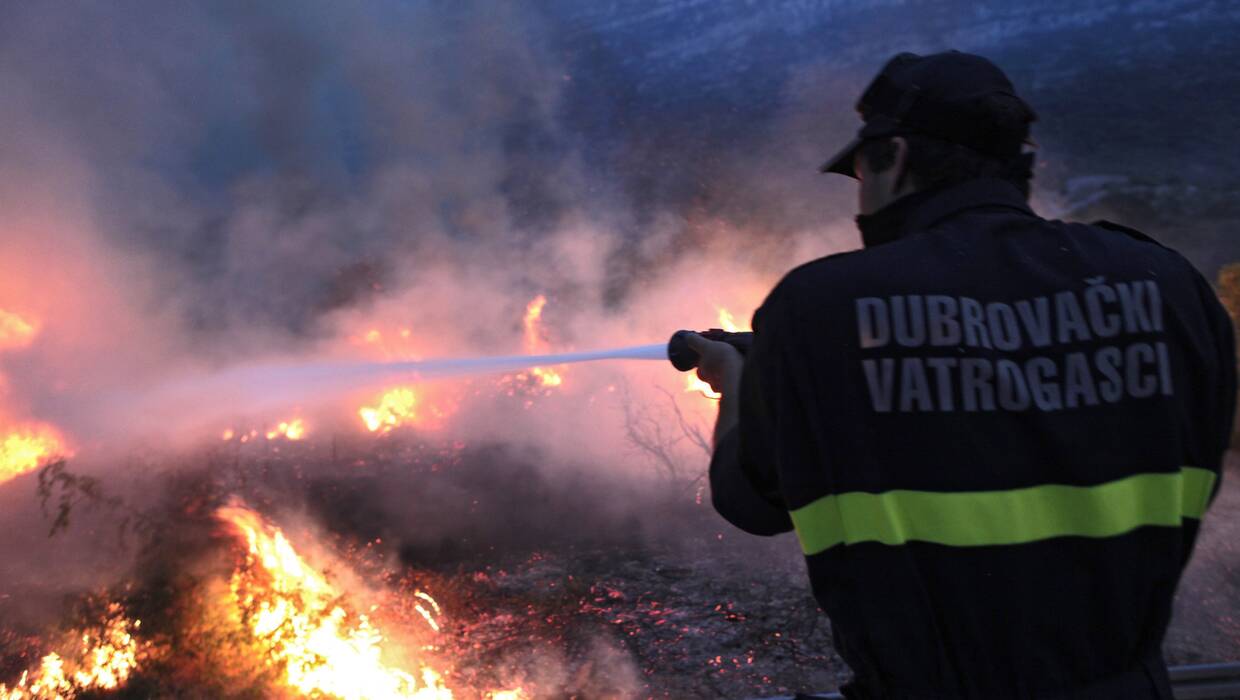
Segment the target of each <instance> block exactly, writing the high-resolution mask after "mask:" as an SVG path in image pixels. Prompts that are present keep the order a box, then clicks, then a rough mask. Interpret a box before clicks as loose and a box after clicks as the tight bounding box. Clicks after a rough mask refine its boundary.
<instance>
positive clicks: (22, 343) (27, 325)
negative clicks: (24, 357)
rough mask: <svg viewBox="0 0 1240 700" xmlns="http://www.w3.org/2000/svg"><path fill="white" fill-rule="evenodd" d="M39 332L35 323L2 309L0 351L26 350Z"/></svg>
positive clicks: (0, 312)
mask: <svg viewBox="0 0 1240 700" xmlns="http://www.w3.org/2000/svg"><path fill="white" fill-rule="evenodd" d="M38 332H39V329H38V326H36V325H35V324H34V323H33V322H31V321H27V320H26V319H24V318H22V317H21V316H18V315H17V314H15V313H13V312H12V311H5V310H4V309H0V350H13V349H17V348H24V347H26V346H27V345H30V343H32V342H33V341H34V337H35V335H37V334H38Z"/></svg>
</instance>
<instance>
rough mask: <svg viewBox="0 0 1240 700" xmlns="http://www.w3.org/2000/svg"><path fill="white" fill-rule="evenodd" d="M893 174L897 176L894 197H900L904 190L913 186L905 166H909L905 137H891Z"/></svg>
mask: <svg viewBox="0 0 1240 700" xmlns="http://www.w3.org/2000/svg"><path fill="white" fill-rule="evenodd" d="M891 157H892V164H891V165H892V169H893V170H892V172H894V173H895V174H896V181H895V187H894V188H893V191H892V195H893V196H895V197H899V196H901V195H903V194H905V192H904V190H905V189H906V188H910V187H911V186H912V181H911V178H910V177H909V174H908V170H907V169H906V168H905V166H906V165H907V164H908V139H905V138H904V137H903V136H892V137H891Z"/></svg>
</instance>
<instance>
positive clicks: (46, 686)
mask: <svg viewBox="0 0 1240 700" xmlns="http://www.w3.org/2000/svg"><path fill="white" fill-rule="evenodd" d="M107 614H108V617H107V620H105V622H104V624H103V628H102V629H101V630H89V631H85V632H82V633H80V634H79V635H77V636H76V638H77V640H78V644H79V646H78V648H77V649H75V650H74V652H70V653H68V654H66V656H62V655H60V654H58V653H56V652H52V653H50V654H48V655H46V656H44V657H43V659H42V661H41V662H40V663H39V668H37V669H35V670H33V671H29V670H28V671H26V672H24V673H22V675H21V678H20V679H18V681H17V684H16V685H14V686H13V687H11V688H10V687H9V686H7V685H4V684H3V683H0V699H2V700H27V699H30V700H62V699H66V698H73V697H76V696H77V695H78V694H79V693H82V692H85V691H92V690H93V691H100V690H113V689H116V688H120V687H122V686H123V685H124V684H125V682H126V681H128V680H129V676H130V674H132V673H133V672H134V670H135V669H136V668H137V666H138V656H139V648H138V642H137V641H136V640H135V639H134V637H133V633H134V632H135V631H137V629H138V627H139V626H140V625H141V624H142V623H141V621H138V620H133V621H131V620H129V619H127V618H126V617H125V616H124V615H122V614H121V608H120V606H119V605H117V604H115V603H113V604H111V605H109V606H108V611H107Z"/></svg>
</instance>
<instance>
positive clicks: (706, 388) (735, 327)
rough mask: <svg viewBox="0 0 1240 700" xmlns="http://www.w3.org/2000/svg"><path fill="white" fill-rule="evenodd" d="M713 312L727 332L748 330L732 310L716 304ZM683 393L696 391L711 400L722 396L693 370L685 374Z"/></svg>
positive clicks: (716, 399)
mask: <svg viewBox="0 0 1240 700" xmlns="http://www.w3.org/2000/svg"><path fill="white" fill-rule="evenodd" d="M715 312H716V314H717V318H718V319H719V328H721V329H723V330H725V331H727V332H729V333H744V332H748V331H749V330H750V328H749V326H748V325H741V324H739V323H737V322H736V317H735V316H733V315H732V312H731V311H728V310H727V309H725V308H724V307H722V306H716V307H715ZM685 393H687V394H688V393H698V394H701V395H702V397H703V398H707V399H710V400H712V401H718V400H719V399H720V398H722V396H723V395H722V394H720V393H719V392H717V391H715V390H714V389H712V388H710V384H707V383H706V382H704V381H702V380H701V379H698V378H697V375H696V374H694V373H693V372H690V373H688V374H687V375H686V376H685Z"/></svg>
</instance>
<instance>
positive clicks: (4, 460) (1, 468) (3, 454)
mask: <svg viewBox="0 0 1240 700" xmlns="http://www.w3.org/2000/svg"><path fill="white" fill-rule="evenodd" d="M56 456H68V450H67V448H66V447H65V441H64V438H62V437H61V435H60V433H59V432H58V431H57V430H56V429H55V428H53V427H52V426H50V425H48V424H46V423H28V424H25V425H18V426H16V427H14V428H12V429H10V430H9V432H8V434H7V435H4V437H3V439H0V483H4V482H5V481H8V480H10V479H13V478H15V477H18V476H21V475H22V474H25V473H26V472H30V471H34V470H35V469H38V468H39V466H40V465H41V464H43V463H44V462H46V461H47V460H48V459H50V458H52V457H56Z"/></svg>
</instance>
